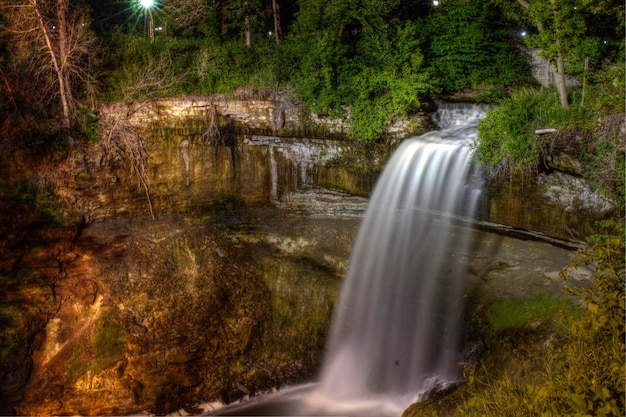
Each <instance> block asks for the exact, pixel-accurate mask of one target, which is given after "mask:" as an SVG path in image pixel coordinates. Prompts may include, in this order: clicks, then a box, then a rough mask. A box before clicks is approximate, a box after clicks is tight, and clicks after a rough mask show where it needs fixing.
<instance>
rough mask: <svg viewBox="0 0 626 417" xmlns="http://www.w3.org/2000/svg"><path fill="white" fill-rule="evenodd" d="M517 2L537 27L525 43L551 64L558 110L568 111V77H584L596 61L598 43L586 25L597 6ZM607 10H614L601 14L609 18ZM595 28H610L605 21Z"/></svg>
mask: <svg viewBox="0 0 626 417" xmlns="http://www.w3.org/2000/svg"><path fill="white" fill-rule="evenodd" d="M517 2H518V4H519V5H521V6H522V8H523V9H524V10H525V12H526V14H527V15H528V16H529V17H530V19H531V20H532V21H533V22H534V24H535V25H536V27H537V33H536V34H532V35H530V36H528V37H527V38H526V43H527V45H528V46H529V47H531V48H540V49H541V54H542V55H543V56H544V57H545V58H546V59H548V60H549V61H550V63H551V65H552V70H553V72H554V75H555V79H556V87H557V90H558V92H559V98H560V101H561V106H563V107H568V106H569V100H568V96H567V86H566V76H567V74H568V73H569V74H575V75H583V76H584V72H586V71H587V69H588V64H589V60H590V58H592V59H597V58H598V57H599V56H600V40H599V39H598V38H597V37H596V36H594V33H593V32H594V28H593V27H590V25H589V23H588V22H590V20H589V18H590V17H591V15H593V14H598V13H599V12H598V9H597V5H596V3H597V2H596V1H595V0H517ZM607 9H611V10H612V9H614V8H609V7H608V6H607V7H605V8H604V10H605V12H604V13H605V14H606V15H607V16H608V14H607ZM610 13H612V12H610ZM615 15H619V13H615ZM597 24H599V25H600V26H603V27H605V28H606V27H607V25H608V26H611V23H607V21H606V20H604V21H602V22H598V23H597ZM612 27H614V28H615V26H612ZM622 30H623V24H622ZM614 31H615V30H614Z"/></svg>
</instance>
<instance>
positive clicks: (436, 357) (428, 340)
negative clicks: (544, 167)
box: [316, 106, 484, 415]
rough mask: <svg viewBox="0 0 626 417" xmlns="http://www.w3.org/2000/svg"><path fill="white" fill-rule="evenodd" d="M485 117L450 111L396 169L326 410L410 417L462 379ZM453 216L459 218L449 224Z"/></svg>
mask: <svg viewBox="0 0 626 417" xmlns="http://www.w3.org/2000/svg"><path fill="white" fill-rule="evenodd" d="M483 114H484V111H483V110H481V109H480V108H478V107H468V106H460V107H456V108H446V109H443V111H440V112H439V114H438V116H439V118H440V121H439V123H440V125H441V126H442V127H443V129H442V130H441V131H436V132H430V133H428V134H425V135H423V136H420V137H415V138H411V139H407V140H405V141H404V142H403V143H402V144H401V145H400V147H399V148H398V149H397V150H396V152H395V153H394V155H393V156H392V158H391V160H390V161H389V162H388V163H387V166H386V168H385V169H384V171H383V173H382V175H381V177H380V178H379V180H378V182H377V184H376V187H375V188H374V191H373V193H372V196H371V199H370V203H369V206H368V209H367V212H366V215H365V218H364V220H363V223H362V224H361V227H360V229H359V233H358V236H357V239H356V242H355V244H354V247H353V250H352V255H351V258H350V266H349V270H348V273H347V276H346V278H345V282H344V284H343V288H342V293H341V296H340V299H339V303H338V307H337V309H336V313H335V317H334V322H333V327H332V329H331V335H330V342H329V348H328V350H327V352H326V355H325V359H324V363H323V368H322V373H321V382H320V386H319V389H318V392H317V394H316V396H317V397H318V398H317V399H316V402H318V403H319V402H323V403H327V405H328V406H329V407H331V409H333V411H335V412H339V413H341V412H342V411H344V410H345V411H348V410H350V411H352V412H354V411H355V408H357V410H356V413H359V414H363V415H368V410H371V412H372V413H373V415H381V413H384V414H387V413H388V415H400V414H401V413H402V411H403V410H404V409H406V408H407V407H408V406H409V405H410V404H411V403H413V402H415V401H418V400H423V399H426V398H427V396H428V394H429V392H430V391H431V390H432V389H433V388H434V387H435V386H439V387H441V386H445V385H446V384H449V383H454V382H456V381H458V380H459V379H460V377H461V375H460V371H459V367H458V365H457V362H458V361H459V359H460V358H459V355H458V333H459V329H458V320H459V316H460V309H461V297H462V293H463V285H464V280H465V274H466V271H465V270H464V267H463V266H462V264H461V263H459V262H453V260H452V259H450V256H451V255H450V254H454V253H461V252H463V251H464V247H465V246H466V245H467V244H468V241H469V236H468V235H467V234H466V233H471V229H465V228H451V222H452V217H456V216H462V217H469V218H472V217H473V215H474V211H475V206H476V202H477V200H478V197H479V195H480V192H481V180H480V178H479V176H478V174H477V173H476V172H475V170H474V169H473V165H472V163H471V157H472V156H471V150H470V148H469V147H468V143H469V142H471V141H473V140H474V139H475V137H476V124H477V123H478V120H479V118H480V117H481V116H482V115H483ZM445 214H452V215H453V216H447V215H445Z"/></svg>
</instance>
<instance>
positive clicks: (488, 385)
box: [460, 220, 626, 417]
mask: <svg viewBox="0 0 626 417" xmlns="http://www.w3.org/2000/svg"><path fill="white" fill-rule="evenodd" d="M603 227H604V229H603V231H602V233H601V234H599V235H596V236H592V237H590V238H589V239H588V242H589V246H588V247H587V248H585V249H583V250H581V251H580V252H579V254H578V256H577V258H576V259H575V260H574V261H573V262H572V264H571V265H570V267H576V266H578V265H581V264H585V265H592V266H595V272H594V282H593V285H591V286H590V287H589V288H586V289H583V290H580V291H578V292H574V294H575V295H578V296H579V297H580V299H581V301H583V302H584V304H585V305H586V310H585V311H583V313H582V314H581V315H580V317H578V318H574V320H572V319H571V317H569V316H564V317H563V319H562V323H564V325H567V326H568V327H567V328H568V331H567V333H566V334H565V339H564V341H563V342H561V343H557V344H555V345H553V346H552V347H551V348H549V349H548V350H547V354H546V355H545V358H544V359H543V364H544V370H543V371H534V372H533V371H530V370H529V369H526V376H525V378H523V379H520V378H514V377H512V376H511V375H510V374H505V375H504V376H502V377H498V376H497V375H487V376H486V377H485V376H484V377H482V379H480V380H473V381H472V382H473V384H472V388H471V389H472V392H473V396H472V397H471V398H470V399H469V400H468V401H467V402H466V404H465V405H464V407H463V408H462V409H461V413H460V414H461V415H462V416H546V417H557V416H592V415H593V416H616V417H617V416H623V415H624V412H625V406H624V398H625V394H626V392H625V385H624V375H625V374H626V368H625V364H624V354H625V345H624V337H625V335H626V334H625V331H624V314H625V308H624V305H625V297H624V278H625V272H624V271H625V270H624V258H625V250H624V224H623V222H621V221H617V220H614V221H607V222H605V223H604V224H603ZM565 276H567V274H565ZM568 323H569V324H568Z"/></svg>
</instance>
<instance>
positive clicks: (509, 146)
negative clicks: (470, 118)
mask: <svg viewBox="0 0 626 417" xmlns="http://www.w3.org/2000/svg"><path fill="white" fill-rule="evenodd" d="M578 114H579V113H578V112H577V109H576V108H575V107H572V108H571V109H564V108H562V107H561V105H560V102H559V97H558V94H557V93H556V92H555V91H553V90H551V91H535V90H530V89H521V90H517V91H515V92H514V93H513V94H512V96H511V98H510V99H507V100H504V101H503V102H502V103H501V105H500V106H499V107H496V108H493V109H491V110H490V111H489V112H488V113H487V116H486V117H485V119H484V120H482V121H481V122H480V123H479V125H478V143H477V144H476V146H477V152H476V156H477V158H478V160H479V161H480V162H482V163H484V164H486V165H487V166H490V167H492V168H495V170H496V172H497V173H499V174H501V175H502V174H511V173H522V174H524V173H530V172H532V171H534V170H535V167H536V164H537V162H538V157H539V155H540V152H539V149H540V147H541V143H540V140H541V138H540V137H538V136H537V135H535V133H534V132H535V130H536V129H543V128H557V127H564V126H568V125H569V124H570V123H574V121H575V118H576V116H577V115H578Z"/></svg>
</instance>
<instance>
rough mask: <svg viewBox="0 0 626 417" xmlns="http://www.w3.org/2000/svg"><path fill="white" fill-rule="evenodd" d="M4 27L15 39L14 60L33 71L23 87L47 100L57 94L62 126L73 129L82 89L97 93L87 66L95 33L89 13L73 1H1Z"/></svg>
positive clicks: (25, 68) (12, 38) (24, 68)
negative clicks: (79, 93)
mask: <svg viewBox="0 0 626 417" xmlns="http://www.w3.org/2000/svg"><path fill="white" fill-rule="evenodd" d="M0 12H2V14H3V16H4V18H5V26H4V27H3V28H2V30H3V32H4V33H5V35H7V36H9V37H10V39H11V40H12V48H11V49H10V54H11V59H12V61H13V62H14V63H15V64H16V65H18V66H19V67H20V68H22V69H23V70H24V71H26V72H27V73H28V74H29V75H30V80H31V83H30V85H28V86H26V85H23V86H21V88H23V89H24V90H28V91H29V93H31V94H32V95H34V96H39V97H41V98H42V99H45V100H52V99H56V100H58V101H59V106H60V109H61V122H62V125H63V127H65V128H69V127H70V126H71V125H72V121H73V118H74V115H75V110H76V108H77V107H78V106H79V102H78V100H77V94H78V92H79V91H80V92H86V93H91V94H93V92H94V90H95V85H96V83H95V80H94V78H93V77H92V76H91V75H90V73H89V71H88V60H89V56H90V55H91V54H93V52H94V49H95V37H94V36H93V35H92V33H91V32H90V30H89V23H90V21H89V18H88V17H89V14H88V12H87V10H86V9H85V8H81V7H74V6H72V5H71V4H70V2H69V0H2V2H0Z"/></svg>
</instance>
